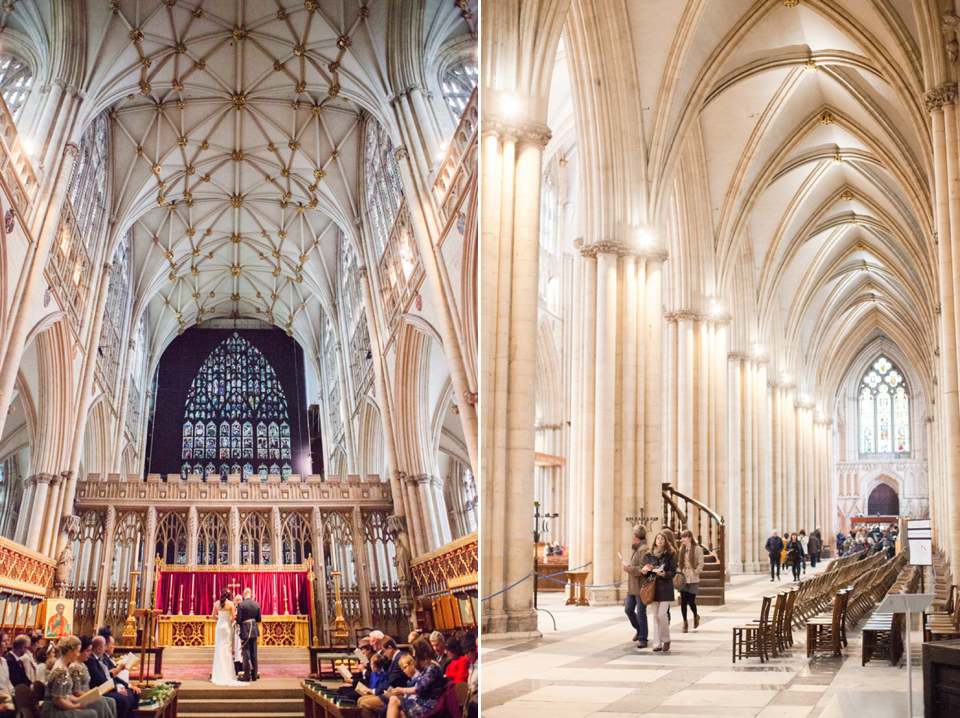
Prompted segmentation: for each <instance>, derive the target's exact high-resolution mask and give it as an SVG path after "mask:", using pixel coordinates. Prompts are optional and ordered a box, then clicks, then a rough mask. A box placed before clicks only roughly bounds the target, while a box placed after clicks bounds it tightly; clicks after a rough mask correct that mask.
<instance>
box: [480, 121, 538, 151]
mask: <svg viewBox="0 0 960 718" xmlns="http://www.w3.org/2000/svg"><path fill="white" fill-rule="evenodd" d="M480 133H481V135H494V136H496V137H499V138H500V139H502V140H513V141H514V142H517V143H530V144H537V145H540V147H546V146H547V143H548V142H549V141H550V138H551V137H553V132H552V131H551V130H550V128H549V127H547V126H546V125H545V124H543V123H542V122H528V123H526V124H522V125H519V124H516V123H513V122H510V121H508V120H503V119H501V118H499V117H495V116H493V115H488V114H487V113H484V114H483V115H482V116H481V119H480Z"/></svg>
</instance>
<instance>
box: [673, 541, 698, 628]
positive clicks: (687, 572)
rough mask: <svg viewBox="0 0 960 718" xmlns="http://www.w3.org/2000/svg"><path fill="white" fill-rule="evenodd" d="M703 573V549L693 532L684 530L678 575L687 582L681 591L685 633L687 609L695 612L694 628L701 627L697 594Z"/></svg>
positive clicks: (687, 626)
mask: <svg viewBox="0 0 960 718" xmlns="http://www.w3.org/2000/svg"><path fill="white" fill-rule="evenodd" d="M701 571H703V548H701V547H700V545H699V544H697V543H696V542H694V540H693V532H692V531H691V530H690V529H684V530H683V531H681V532H680V557H679V558H678V559H677V573H681V574H683V577H684V578H685V579H686V582H685V583H684V585H683V588H681V589H680V613H681V615H682V616H683V632H684V633H686V632H687V631H688V630H689V624H688V623H687V607H688V606H689V607H690V610H691V611H692V612H693V628H694V630H696V629H697V628H699V627H700V614H699V613H697V593H698V592H699V591H700V572H701Z"/></svg>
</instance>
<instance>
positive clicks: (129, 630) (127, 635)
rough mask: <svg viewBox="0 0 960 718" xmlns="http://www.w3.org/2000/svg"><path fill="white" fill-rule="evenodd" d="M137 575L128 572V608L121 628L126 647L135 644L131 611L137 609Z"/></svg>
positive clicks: (134, 621) (134, 626)
mask: <svg viewBox="0 0 960 718" xmlns="http://www.w3.org/2000/svg"><path fill="white" fill-rule="evenodd" d="M139 575H140V572H139V571H131V572H130V606H129V609H128V611H127V622H126V623H125V624H124V626H123V640H124V642H125V643H126V642H127V641H128V640H129V642H130V643H129V644H128V645H130V644H134V643H136V640H137V619H136V618H134V617H133V611H134V609H135V608H136V607H137V601H136V595H137V576H139Z"/></svg>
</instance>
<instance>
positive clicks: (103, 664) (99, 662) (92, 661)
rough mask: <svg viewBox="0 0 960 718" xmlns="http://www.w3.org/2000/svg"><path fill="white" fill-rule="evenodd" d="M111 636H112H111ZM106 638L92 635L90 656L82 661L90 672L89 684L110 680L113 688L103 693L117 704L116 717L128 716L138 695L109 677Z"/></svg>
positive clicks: (138, 699) (123, 717) (124, 717)
mask: <svg viewBox="0 0 960 718" xmlns="http://www.w3.org/2000/svg"><path fill="white" fill-rule="evenodd" d="M111 638H112V636H111ZM107 660H109V659H108V658H107V639H105V638H104V637H103V636H94V637H93V640H92V641H91V643H90V657H89V658H88V659H87V660H86V661H84V663H85V664H86V666H87V670H88V671H89V672H90V686H91V687H92V688H98V687H100V686H102V685H104V684H105V683H107V681H111V682H112V683H113V685H114V688H113V689H112V690H110V691H108V692H106V693H104V694H103V695H104V697H105V698H112V699H113V701H114V703H116V704H117V718H130V716H132V715H133V710H134V708H136V707H137V704H139V703H140V696H138V695H137V694H136V693H134V692H133V691H130V690H127V687H126V686H124V685H123V684H122V683H119V682H118V681H116V680H115V679H111V677H110V670H111V669H110V666H109V665H108V664H107Z"/></svg>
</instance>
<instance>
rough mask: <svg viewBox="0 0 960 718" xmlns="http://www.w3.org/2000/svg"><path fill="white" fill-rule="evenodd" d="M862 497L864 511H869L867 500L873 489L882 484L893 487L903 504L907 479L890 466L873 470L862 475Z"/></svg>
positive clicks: (860, 487) (860, 488)
mask: <svg viewBox="0 0 960 718" xmlns="http://www.w3.org/2000/svg"><path fill="white" fill-rule="evenodd" d="M859 483H860V486H859V490H860V497H861V500H862V502H863V512H864V513H866V511H867V500H868V499H869V497H870V494H872V493H873V490H874V489H875V488H877V487H878V486H879V485H880V484H883V485H885V486H888V487H890V488H891V489H893V492H894V493H895V494H896V495H897V497H898V498H899V499H900V502H901V504H902V503H903V500H904V497H905V495H904V488H905V483H906V480H905V478H904V477H902V476H898V475H897V474H896V473H895V472H893V471H891V470H890V469H889V468H883V469H876V470H874V471H871V472H870V473H868V474H865V475H863V476H861V477H860V482H859Z"/></svg>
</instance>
